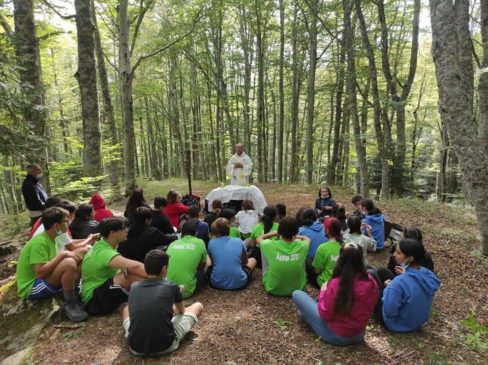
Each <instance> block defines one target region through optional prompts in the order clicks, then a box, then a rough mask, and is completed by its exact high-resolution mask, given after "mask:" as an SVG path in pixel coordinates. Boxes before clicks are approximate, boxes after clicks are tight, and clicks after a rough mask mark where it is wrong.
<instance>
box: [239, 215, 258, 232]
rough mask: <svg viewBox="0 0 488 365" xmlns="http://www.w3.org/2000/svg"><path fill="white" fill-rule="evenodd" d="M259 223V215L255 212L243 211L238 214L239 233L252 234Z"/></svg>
mask: <svg viewBox="0 0 488 365" xmlns="http://www.w3.org/2000/svg"><path fill="white" fill-rule="evenodd" d="M258 222H259V214H258V212H256V211H255V210H241V211H240V212H237V214H236V223H237V224H238V225H239V232H241V233H244V234H247V233H251V232H252V230H253V228H254V227H255V226H256V225H257V224H258Z"/></svg>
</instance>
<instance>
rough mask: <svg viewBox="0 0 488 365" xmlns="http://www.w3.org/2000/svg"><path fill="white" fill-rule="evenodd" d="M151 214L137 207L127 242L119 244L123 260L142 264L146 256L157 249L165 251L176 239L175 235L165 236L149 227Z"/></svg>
mask: <svg viewBox="0 0 488 365" xmlns="http://www.w3.org/2000/svg"><path fill="white" fill-rule="evenodd" d="M152 215H153V212H152V210H151V209H150V208H147V207H139V208H137V209H136V212H135V214H134V224H133V225H132V226H131V228H130V230H129V233H128V234H127V240H126V241H125V242H122V243H120V245H119V247H118V251H119V253H120V254H121V255H122V256H124V257H125V258H128V259H131V260H136V261H139V262H144V257H145V256H146V254H147V253H148V252H149V251H150V250H153V249H155V248H157V247H161V248H164V249H166V248H167V246H168V245H169V244H170V243H171V242H173V241H174V240H175V239H176V235H166V234H163V233H161V232H160V231H159V230H158V229H157V228H155V227H153V226H151V219H152Z"/></svg>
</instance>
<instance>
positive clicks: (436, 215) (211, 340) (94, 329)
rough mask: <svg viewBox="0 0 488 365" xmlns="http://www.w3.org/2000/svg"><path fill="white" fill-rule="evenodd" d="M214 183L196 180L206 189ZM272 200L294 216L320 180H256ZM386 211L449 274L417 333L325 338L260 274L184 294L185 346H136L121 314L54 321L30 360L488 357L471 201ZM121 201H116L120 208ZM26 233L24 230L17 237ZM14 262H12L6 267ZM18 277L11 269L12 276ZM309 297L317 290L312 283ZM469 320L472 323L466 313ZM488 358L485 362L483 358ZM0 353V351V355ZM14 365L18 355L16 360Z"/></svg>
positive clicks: (402, 205) (394, 204) (487, 271)
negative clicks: (337, 342)
mask: <svg viewBox="0 0 488 365" xmlns="http://www.w3.org/2000/svg"><path fill="white" fill-rule="evenodd" d="M171 187H176V188H178V189H180V191H182V192H184V191H186V188H185V183H184V181H180V180H171V181H165V182H148V183H146V184H145V196H146V198H148V199H152V198H153V197H154V196H155V195H165V194H166V192H167V191H168V190H169V188H171ZM213 187H215V185H214V184H211V183H209V182H194V191H195V193H197V194H199V195H201V196H202V197H204V196H205V195H206V194H207V193H208V192H209V191H210V190H211V189H212V188H213ZM259 187H260V188H261V189H262V191H263V193H264V195H265V197H266V199H267V201H268V203H284V204H286V205H287V207H288V213H289V214H292V215H294V214H295V213H296V211H297V210H298V209H299V208H300V207H302V206H304V205H310V206H312V205H313V204H314V201H315V194H316V190H317V189H316V187H310V186H304V185H277V184H259ZM333 195H334V199H335V200H336V201H337V202H342V203H344V204H345V205H346V207H347V208H348V209H349V208H350V204H349V202H350V198H351V196H352V193H351V192H350V191H346V190H341V189H339V188H334V189H333ZM378 205H379V207H380V209H381V210H382V211H383V212H384V213H385V215H386V216H387V218H388V219H389V220H390V221H392V222H396V223H399V224H402V225H404V226H417V227H419V228H420V229H421V230H422V232H423V233H424V237H425V238H424V243H425V246H426V248H427V249H428V250H429V251H430V252H431V253H432V256H433V258H434V261H435V271H436V273H437V275H438V276H439V278H440V279H441V281H442V285H441V289H440V290H439V292H438V293H437V295H436V297H435V300H434V306H433V311H432V315H431V318H430V320H429V322H428V323H427V324H426V325H425V326H424V328H423V329H422V330H421V331H420V332H416V333H411V334H393V333H390V332H388V331H386V330H385V329H384V328H382V327H381V326H380V325H379V324H378V323H377V322H375V321H374V320H371V321H370V323H369V324H368V327H367V331H366V337H365V341H364V343H363V344H360V345H355V346H350V347H344V348H341V347H334V346H330V345H328V344H325V343H324V342H322V341H320V340H319V339H318V338H317V337H316V336H315V335H314V334H313V332H312V331H311V330H310V328H308V327H307V326H306V325H304V324H303V323H302V322H301V321H300V319H299V318H298V317H297V316H296V310H295V308H294V305H293V303H292V301H291V299H290V298H277V297H272V296H270V295H267V294H266V293H265V292H264V290H263V288H262V285H261V272H260V271H259V270H258V271H257V273H256V277H255V280H254V281H253V282H252V283H251V284H250V286H249V287H248V288H246V289H245V290H242V291H236V292H226V291H219V290H215V289H211V288H206V289H205V290H203V291H202V292H201V293H199V294H197V295H196V296H195V297H193V298H191V299H190V300H188V301H187V303H186V304H190V303H192V302H194V301H200V302H202V303H203V305H204V312H203V314H202V317H201V320H200V321H199V322H198V324H197V325H196V326H195V327H194V329H193V331H192V332H191V333H190V334H189V336H188V338H187V339H185V341H184V342H183V343H182V344H181V346H180V349H179V350H178V351H177V352H175V353H173V354H170V355H166V356H163V357H160V358H151V359H140V358H137V357H134V356H132V355H131V354H130V352H129V350H128V347H127V344H126V342H125V340H124V338H123V331H122V327H121V319H120V314H119V313H116V314H113V315H110V316H104V317H92V318H90V319H89V320H88V321H87V322H86V323H83V324H81V325H80V326H74V327H70V326H69V323H68V322H64V324H65V325H59V324H57V325H56V324H54V323H52V322H50V323H48V324H47V325H46V326H45V327H44V329H43V330H42V332H41V334H40V336H39V338H38V340H37V342H36V344H35V345H34V347H33V349H32V350H31V351H30V352H29V353H28V354H27V355H26V357H24V360H23V361H22V362H23V363H27V364H74V363H78V364H197V363H202V364H241V363H252V364H254V363H256V364H258V363H259V364H278V363H280V364H292V363H293V364H325V363H329V364H330V363H334V364H363V363H368V364H383V363H384V364H392V363H407V364H451V363H453V364H461V363H463V364H482V363H483V364H486V359H487V355H488V351H487V349H486V348H487V338H486V337H487V335H486V330H487V327H485V326H488V260H487V259H486V258H484V257H482V256H481V255H480V254H479V238H478V231H477V228H476V221H475V216H474V214H473V211H472V210H471V209H464V208H456V207H450V206H447V205H441V204H439V203H436V202H423V201H418V200H414V199H402V200H394V201H391V202H380V203H379V204H378ZM123 206H124V201H119V202H117V203H115V204H113V205H112V206H111V208H112V209H114V210H115V211H118V212H120V211H123ZM20 238H21V239H23V238H25V234H24V235H23V236H22V235H21V236H20ZM385 251H386V252H382V253H380V254H370V257H369V259H370V261H371V262H372V263H373V264H374V265H378V266H379V265H386V263H387V260H388V256H389V252H388V250H385ZM15 255H16V253H15V252H13V253H10V254H9V255H6V256H2V260H1V261H0V267H1V268H0V280H1V281H0V285H1V284H2V282H3V283H5V281H6V280H7V279H6V278H7V277H8V276H10V275H11V274H12V271H13V269H12V267H11V266H12V265H8V263H9V262H11V260H12V258H14V257H15ZM8 267H10V268H8ZM9 280H11V277H10V279H9ZM308 291H309V293H310V294H311V295H316V294H317V291H315V290H313V289H308ZM467 318H471V320H470V321H466V319H467ZM483 359H485V360H483ZM0 360H1V359H0ZM9 365H11V363H9Z"/></svg>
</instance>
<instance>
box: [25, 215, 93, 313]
mask: <svg viewBox="0 0 488 365" xmlns="http://www.w3.org/2000/svg"><path fill="white" fill-rule="evenodd" d="M68 217H69V212H68V211H67V210H65V209H63V208H58V207H52V208H49V209H46V210H45V211H44V212H43V213H42V222H43V224H44V229H45V230H44V232H42V233H40V234H39V235H37V236H36V237H34V238H33V239H31V240H30V241H28V242H27V244H26V245H25V247H24V248H23V249H22V252H21V253H20V257H19V260H18V263H17V288H18V294H19V296H20V297H21V298H27V299H30V300H39V299H44V298H50V297H53V296H54V295H55V294H57V293H61V292H62V293H63V297H64V299H65V301H66V303H65V305H64V310H65V312H66V314H67V316H68V318H69V319H70V320H71V321H73V322H81V321H84V320H86V319H87V318H88V313H86V312H85V311H84V310H83V309H82V306H81V303H80V302H79V300H78V298H77V297H76V295H75V283H76V281H77V279H78V276H79V273H78V264H79V263H80V262H81V260H82V258H83V255H84V254H85V253H86V251H88V248H87V247H82V248H79V249H76V250H75V251H67V250H64V251H61V252H60V253H58V254H57V253H56V242H55V239H56V236H58V235H60V234H62V233H63V232H66V230H67V229H68V221H69V219H68Z"/></svg>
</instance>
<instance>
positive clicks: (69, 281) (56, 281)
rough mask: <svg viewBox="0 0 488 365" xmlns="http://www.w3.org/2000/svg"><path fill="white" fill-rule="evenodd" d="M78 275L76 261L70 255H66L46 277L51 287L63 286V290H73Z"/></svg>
mask: <svg viewBox="0 0 488 365" xmlns="http://www.w3.org/2000/svg"><path fill="white" fill-rule="evenodd" d="M77 277H78V263H77V262H76V260H75V259H74V258H72V257H67V258H65V259H64V260H63V261H61V263H60V264H59V265H58V266H57V267H56V268H55V269H54V271H53V272H52V273H51V274H50V275H49V276H48V277H47V278H46V281H47V282H48V284H49V285H51V286H52V287H55V288H57V287H59V286H60V285H61V286H62V287H63V290H73V289H74V287H75V282H76V278H77Z"/></svg>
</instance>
